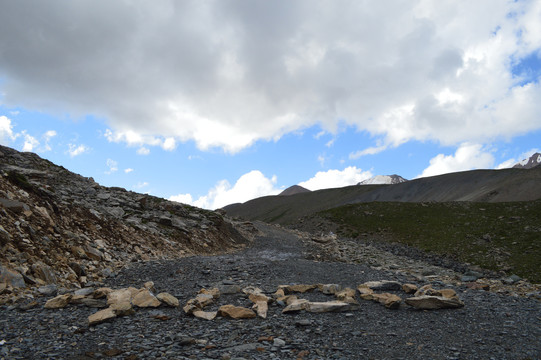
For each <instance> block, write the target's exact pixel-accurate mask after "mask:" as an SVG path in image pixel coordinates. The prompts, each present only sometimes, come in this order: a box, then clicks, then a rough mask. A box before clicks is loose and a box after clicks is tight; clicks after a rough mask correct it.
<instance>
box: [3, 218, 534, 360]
mask: <svg viewBox="0 0 541 360" xmlns="http://www.w3.org/2000/svg"><path fill="white" fill-rule="evenodd" d="M257 227H258V228H259V229H260V230H261V231H262V233H263V235H261V236H259V237H257V238H256V239H255V240H254V243H253V245H252V246H250V247H249V248H247V249H245V250H243V251H241V252H238V253H234V254H227V255H221V256H194V257H188V258H183V259H180V260H174V261H150V262H139V263H133V264H131V265H130V266H129V267H127V268H125V269H123V270H122V271H121V272H120V273H118V274H116V276H114V277H111V278H109V279H108V282H107V283H106V284H104V285H105V286H109V287H112V288H115V289H116V288H121V287H128V286H133V287H142V285H143V283H144V282H146V281H153V282H154V284H155V288H156V290H157V291H158V292H162V291H166V292H169V293H170V294H172V295H174V296H176V297H177V298H178V299H179V300H180V303H181V307H180V308H170V307H160V308H157V309H139V310H138V311H137V312H136V313H135V314H134V315H131V316H125V317H120V318H116V319H114V320H113V321H111V322H106V323H103V324H100V325H96V326H92V327H89V326H88V321H87V318H88V316H89V315H90V314H92V313H94V312H95V311H96V309H93V308H87V307H82V306H75V305H69V306H68V307H66V308H64V309H58V310H47V309H44V308H43V304H44V303H45V301H46V300H47V299H49V298H50V297H49V298H47V297H42V298H37V299H36V300H37V302H38V304H39V305H38V306H35V307H32V308H30V309H28V310H25V311H23V310H21V309H19V308H10V307H5V306H4V307H2V308H0V344H1V345H0V358H1V359H155V358H159V359H224V360H226V359H298V358H300V359H421V358H422V359H540V358H541V302H540V301H538V300H535V299H528V298H523V297H516V296H508V295H502V294H497V293H493V292H487V291H482V290H469V289H467V288H466V287H465V286H455V287H453V286H452V285H449V284H444V283H443V282H442V281H441V280H439V279H438V278H437V276H433V277H428V278H429V279H430V280H424V281H425V282H423V281H421V280H420V279H419V278H414V277H411V276H409V277H408V276H407V274H405V273H400V272H399V271H395V272H391V271H384V270H378V269H377V268H375V267H373V266H369V264H363V263H360V264H347V263H342V262H322V261H320V262H318V261H314V260H309V259H313V258H314V254H313V252H314V249H308V248H307V247H308V246H310V245H309V243H308V242H306V241H305V242H302V241H300V240H299V238H298V237H297V236H296V235H295V234H294V233H293V232H289V231H286V230H284V229H280V228H277V227H272V226H268V225H264V224H257ZM309 250H310V251H309ZM308 252H310V253H311V254H310V256H307V253H308ZM322 255H324V254H322ZM322 258H324V256H322ZM372 280H396V281H399V282H402V283H405V282H409V283H415V284H417V285H419V286H421V285H426V284H427V283H429V282H427V281H431V283H432V285H433V286H434V287H435V288H443V287H453V288H454V289H455V290H456V292H457V293H458V296H459V297H460V299H461V300H462V301H463V302H464V303H465V306H464V307H463V308H460V309H449V310H448V309H445V310H434V311H421V310H416V309H413V308H411V307H409V306H407V305H404V304H403V305H401V307H400V308H399V309H397V310H390V309H387V308H385V307H384V306H382V305H380V304H378V303H374V302H370V301H364V300H360V299H359V302H360V304H361V307H360V310H359V311H351V312H345V313H319V314H318V313H308V312H298V313H294V314H282V309H283V307H281V306H280V305H278V304H276V303H274V304H271V305H270V306H269V313H268V317H267V318H266V319H261V318H255V319H247V320H230V319H225V318H221V317H218V318H216V319H215V320H212V321H207V320H201V319H198V318H195V317H192V316H189V315H186V314H184V312H183V311H182V305H183V304H185V303H186V301H188V299H190V298H193V297H194V296H195V295H196V293H197V291H198V290H200V289H201V288H203V287H205V288H208V287H212V286H216V285H222V286H223V285H228V286H235V285H239V286H240V287H245V286H250V285H251V286H257V287H259V288H261V289H262V290H263V291H264V292H265V293H267V294H268V295H270V294H272V293H274V292H275V291H276V289H277V287H278V285H282V284H318V283H335V284H340V285H342V286H343V287H351V288H356V287H357V285H359V284H362V283H364V282H366V281H372ZM396 294H397V295H399V296H402V297H403V298H404V297H406V295H405V294H404V293H402V292H396ZM299 297H303V298H306V299H308V300H312V301H316V300H317V301H328V300H333V298H332V297H329V295H323V294H321V293H319V292H313V293H308V294H300V295H299ZM225 304H234V305H239V306H245V307H250V306H251V303H250V302H249V301H248V299H246V298H245V296H244V294H242V293H235V294H224V295H222V296H221V297H220V298H219V299H218V300H217V302H216V304H214V305H211V306H209V308H208V310H216V309H217V308H218V306H219V305H225ZM206 310H207V309H206Z"/></svg>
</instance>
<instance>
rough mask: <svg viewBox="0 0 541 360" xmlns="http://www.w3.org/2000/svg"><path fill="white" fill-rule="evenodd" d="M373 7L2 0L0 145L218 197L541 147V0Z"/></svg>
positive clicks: (200, 197) (114, 180) (137, 182)
mask: <svg viewBox="0 0 541 360" xmlns="http://www.w3.org/2000/svg"><path fill="white" fill-rule="evenodd" d="M368 5H370V6H368ZM368 5H366V4H364V5H363V4H360V3H351V2H342V1H331V2H328V1H300V0H299V1H293V2H291V1H276V2H265V1H253V2H241V1H210V0H209V1H182V2H178V1H167V0H159V1H156V2H152V3H139V2H132V3H124V2H108V1H78V2H76V3H73V2H71V1H67V0H62V1H60V0H53V1H50V2H43V3H35V2H31V1H27V0H22V1H17V2H8V3H6V2H3V3H2V4H0V143H1V144H3V145H7V146H11V147H13V148H15V149H17V150H20V151H32V152H35V153H37V154H39V155H40V156H42V157H44V158H47V159H49V160H51V161H53V162H54V163H56V164H59V165H62V166H64V167H66V168H67V169H69V170H71V171H74V172H76V173H79V174H81V175H83V176H89V177H90V176H91V177H93V178H94V179H95V180H96V181H98V182H99V183H100V184H102V185H105V186H121V187H124V188H126V189H128V190H133V191H137V192H144V193H150V194H153V195H157V196H161V197H165V198H170V199H173V200H177V201H182V202H187V203H191V204H194V205H197V206H201V207H205V208H211V209H214V208H218V207H221V206H224V205H227V204H229V203H233V202H243V201H246V200H248V199H250V198H253V197H258V196H263V195H267V194H276V193H278V192H280V191H281V190H283V189H285V188H287V187H289V186H291V185H294V184H300V185H302V186H305V187H307V188H309V189H312V190H316V189H321V188H326V187H339V186H346V185H351V184H355V183H358V182H359V181H362V180H365V179H367V178H369V177H372V176H375V175H389V174H399V175H401V176H403V177H405V178H407V179H413V178H416V177H420V176H431V175H437V174H442V173H447V172H453V171H462V170H470V169H477V168H489V169H497V168H504V167H510V166H512V165H513V164H514V163H516V162H518V161H519V160H522V159H523V158H525V157H528V156H530V155H531V154H532V153H534V152H536V151H539V148H541V145H540V144H539V139H541V101H540V100H541V85H540V82H539V80H540V78H541V2H539V1H515V2H510V1H492V0H490V1H476V2H467V1H392V5H393V6H389V4H387V3H386V4H383V3H382V2H375V1H374V2H372V3H368ZM277 24H279V25H277Z"/></svg>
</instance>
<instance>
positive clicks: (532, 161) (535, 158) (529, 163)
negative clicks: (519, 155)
mask: <svg viewBox="0 0 541 360" xmlns="http://www.w3.org/2000/svg"><path fill="white" fill-rule="evenodd" d="M539 165H541V154H540V153H535V154H533V155H532V156H530V158H528V159H524V160H522V161H520V162H518V163H517V164H515V166H513V168H514V169H531V168H534V167H536V166H539Z"/></svg>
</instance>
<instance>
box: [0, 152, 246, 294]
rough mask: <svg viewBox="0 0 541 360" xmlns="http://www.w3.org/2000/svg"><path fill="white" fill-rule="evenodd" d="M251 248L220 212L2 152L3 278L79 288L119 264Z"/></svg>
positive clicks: (0, 270)
mask: <svg viewBox="0 0 541 360" xmlns="http://www.w3.org/2000/svg"><path fill="white" fill-rule="evenodd" d="M241 230H243V229H241ZM247 242H248V240H247V239H246V238H245V237H244V236H243V235H241V233H240V232H239V231H238V230H237V225H235V224H233V223H231V222H230V221H228V220H227V219H226V218H224V217H223V216H222V215H221V214H220V213H219V212H214V211H208V210H203V209H199V208H196V207H192V206H189V205H184V204H180V203H176V202H172V201H167V200H165V199H162V198H158V197H154V196H150V195H146V194H139V193H135V192H131V191H126V190H125V189H123V188H118V187H104V186H101V185H99V184H98V183H96V182H95V181H94V180H93V179H92V178H88V177H83V176H81V175H78V174H75V173H72V172H70V171H68V170H66V169H65V168H63V167H61V166H57V165H55V164H53V163H52V162H50V161H48V160H45V159H42V158H40V157H39V156H38V155H36V154H33V153H27V152H25V153H21V152H18V151H16V150H14V149H11V148H8V147H4V146H0V278H1V279H4V280H5V276H8V275H9V276H10V277H11V278H15V279H19V280H20V281H19V283H18V285H22V286H24V285H25V284H38V285H40V284H46V283H58V284H59V285H62V286H66V287H74V286H75V287H81V286H84V285H85V284H87V283H90V282H99V281H101V280H102V279H103V278H104V277H107V276H110V275H112V274H113V273H114V272H115V271H116V269H117V268H119V267H120V266H122V264H127V263H130V262H134V261H135V262H136V261H139V260H146V259H165V258H175V257H181V256H186V255H190V254H213V253H218V252H223V251H228V250H231V249H233V248H237V247H241V246H243V245H244V244H246V243H247ZM6 274H8V275H6ZM1 279H0V283H1V282H2V281H1Z"/></svg>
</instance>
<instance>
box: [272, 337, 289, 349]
mask: <svg viewBox="0 0 541 360" xmlns="http://www.w3.org/2000/svg"><path fill="white" fill-rule="evenodd" d="M285 344H286V342H285V341H284V340H282V339H280V338H275V339H274V341H273V343H272V345H274V346H276V347H282V346H285Z"/></svg>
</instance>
